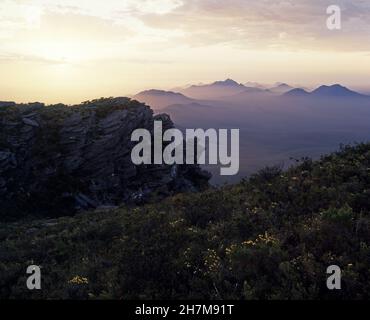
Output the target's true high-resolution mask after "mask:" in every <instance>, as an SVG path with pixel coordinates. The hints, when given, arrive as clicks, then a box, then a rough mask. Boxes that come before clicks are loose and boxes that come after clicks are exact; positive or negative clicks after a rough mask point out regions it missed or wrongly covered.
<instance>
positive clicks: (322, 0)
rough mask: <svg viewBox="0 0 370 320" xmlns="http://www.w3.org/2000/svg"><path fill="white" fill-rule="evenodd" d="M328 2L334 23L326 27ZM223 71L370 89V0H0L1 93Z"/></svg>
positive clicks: (88, 92)
mask: <svg viewBox="0 0 370 320" xmlns="http://www.w3.org/2000/svg"><path fill="white" fill-rule="evenodd" d="M331 4H336V5H339V6H340V7H341V8H342V29H341V30H337V31H329V30H328V29H327V27H326V19H327V17H328V16H327V14H326V8H327V7H328V5H331ZM225 78H233V79H235V80H237V81H240V82H247V81H260V82H264V83H266V82H275V81H284V82H289V83H293V84H298V83H299V84H302V85H314V84H318V83H336V82H340V83H342V84H345V85H348V86H352V87H366V86H369V87H370V1H369V0H351V1H349V0H329V1H327V0H306V1H303V0H285V1H278V0H258V1H256V0H228V1H220V0H140V1H139V0H104V1H102V0H0V100H15V101H36V100H39V101H45V102H48V103H54V102H65V103H74V102H80V101H82V100H86V99H91V98H96V97H100V96H121V95H125V94H128V93H136V92H137V91H139V90H142V89H147V88H153V87H154V88H172V87H176V86H180V85H185V84H188V83H198V82H211V81H215V80H222V79H225Z"/></svg>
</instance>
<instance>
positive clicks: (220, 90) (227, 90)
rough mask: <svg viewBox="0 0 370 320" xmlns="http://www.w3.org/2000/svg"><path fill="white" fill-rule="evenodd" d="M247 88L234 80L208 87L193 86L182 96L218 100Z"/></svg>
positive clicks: (183, 91) (208, 85)
mask: <svg viewBox="0 0 370 320" xmlns="http://www.w3.org/2000/svg"><path fill="white" fill-rule="evenodd" d="M245 89H246V87H245V86H244V85H243V84H240V83H237V82H236V81H234V80H232V79H226V80H224V81H216V82H214V83H211V84H206V85H193V86H191V87H189V88H186V89H184V90H182V91H181V93H182V94H184V95H186V96H188V97H191V98H194V99H217V98H220V97H224V96H228V95H234V94H237V93H240V92H242V91H244V90H245Z"/></svg>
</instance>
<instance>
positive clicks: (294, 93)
mask: <svg viewBox="0 0 370 320" xmlns="http://www.w3.org/2000/svg"><path fill="white" fill-rule="evenodd" d="M309 95H310V93H309V92H307V91H306V90H304V89H301V88H295V89H292V90H290V91H288V92H286V93H284V96H286V97H307V96H309Z"/></svg>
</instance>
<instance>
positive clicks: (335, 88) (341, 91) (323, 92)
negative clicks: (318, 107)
mask: <svg viewBox="0 0 370 320" xmlns="http://www.w3.org/2000/svg"><path fill="white" fill-rule="evenodd" d="M311 94H312V95H314V96H326V97H327V96H331V97H366V96H365V95H363V94H360V93H358V92H355V91H352V90H350V89H348V88H346V87H343V86H341V85H340V84H335V85H332V86H321V87H319V88H317V89H316V90H314V91H312V92H311Z"/></svg>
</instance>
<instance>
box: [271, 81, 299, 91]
mask: <svg viewBox="0 0 370 320" xmlns="http://www.w3.org/2000/svg"><path fill="white" fill-rule="evenodd" d="M292 89H294V88H293V87H291V86H290V85H288V84H286V83H277V84H276V85H275V86H274V87H272V88H270V89H269V90H270V91H271V92H274V93H286V92H288V91H290V90H292Z"/></svg>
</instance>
